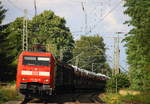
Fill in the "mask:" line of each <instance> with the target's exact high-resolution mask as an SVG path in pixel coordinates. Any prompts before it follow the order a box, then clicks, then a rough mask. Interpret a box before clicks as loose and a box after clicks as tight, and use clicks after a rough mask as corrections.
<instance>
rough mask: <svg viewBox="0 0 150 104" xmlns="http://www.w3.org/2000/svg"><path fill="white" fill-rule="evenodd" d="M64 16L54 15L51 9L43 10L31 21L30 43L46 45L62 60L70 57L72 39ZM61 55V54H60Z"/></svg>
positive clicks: (72, 46) (72, 45)
mask: <svg viewBox="0 0 150 104" xmlns="http://www.w3.org/2000/svg"><path fill="white" fill-rule="evenodd" d="M65 24H66V21H65V19H64V18H60V17H59V16H56V15H55V14H54V12H52V11H44V12H43V13H41V14H40V15H38V16H36V17H34V18H33V19H32V21H31V33H32V34H31V35H30V36H31V37H35V38H32V40H30V41H31V43H32V44H35V43H40V44H43V45H47V49H48V50H49V51H51V52H52V53H53V54H55V55H56V56H57V57H62V61H64V62H67V61H68V60H70V59H71V58H72V50H73V48H74V40H73V37H72V35H71V33H70V30H69V28H68V27H66V26H65ZM61 55H62V56H61Z"/></svg>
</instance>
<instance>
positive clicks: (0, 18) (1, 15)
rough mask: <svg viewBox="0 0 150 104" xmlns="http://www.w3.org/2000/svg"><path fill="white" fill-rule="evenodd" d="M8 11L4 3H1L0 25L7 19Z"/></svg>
mask: <svg viewBox="0 0 150 104" xmlns="http://www.w3.org/2000/svg"><path fill="white" fill-rule="evenodd" d="M6 11H7V10H6V9H4V8H3V6H2V2H1V1H0V24H1V23H2V20H3V19H4V18H5V13H6Z"/></svg>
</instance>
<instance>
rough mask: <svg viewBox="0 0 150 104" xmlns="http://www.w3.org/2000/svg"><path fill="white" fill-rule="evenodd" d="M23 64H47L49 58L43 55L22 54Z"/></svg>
mask: <svg viewBox="0 0 150 104" xmlns="http://www.w3.org/2000/svg"><path fill="white" fill-rule="evenodd" d="M23 65H35V66H49V65H50V58H49V57H43V56H24V57H23Z"/></svg>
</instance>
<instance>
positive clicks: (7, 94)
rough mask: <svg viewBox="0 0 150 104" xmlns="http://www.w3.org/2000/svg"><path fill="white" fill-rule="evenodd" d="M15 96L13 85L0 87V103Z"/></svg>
mask: <svg viewBox="0 0 150 104" xmlns="http://www.w3.org/2000/svg"><path fill="white" fill-rule="evenodd" d="M17 98H18V94H17V91H16V87H15V85H8V86H5V87H0V104H2V103H3V102H6V101H9V100H13V99H17Z"/></svg>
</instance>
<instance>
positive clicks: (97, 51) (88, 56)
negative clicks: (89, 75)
mask: <svg viewBox="0 0 150 104" xmlns="http://www.w3.org/2000/svg"><path fill="white" fill-rule="evenodd" d="M105 50H106V49H105V44H104V42H103V38H102V37H100V36H81V38H80V40H77V41H76V43H75V49H74V57H75V58H74V60H72V61H73V63H74V64H75V65H77V66H78V67H80V68H83V69H86V70H90V71H91V70H92V69H93V70H94V71H95V72H103V73H106V71H108V70H107V69H109V66H108V64H107V63H106V57H105Z"/></svg>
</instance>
